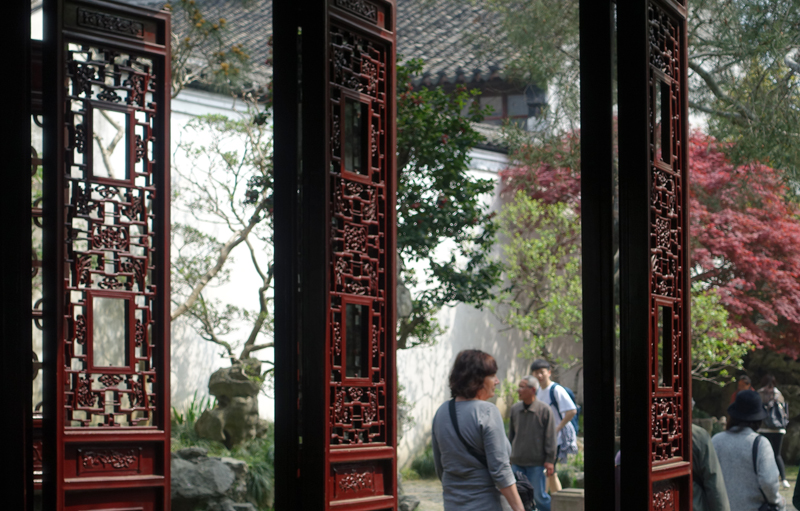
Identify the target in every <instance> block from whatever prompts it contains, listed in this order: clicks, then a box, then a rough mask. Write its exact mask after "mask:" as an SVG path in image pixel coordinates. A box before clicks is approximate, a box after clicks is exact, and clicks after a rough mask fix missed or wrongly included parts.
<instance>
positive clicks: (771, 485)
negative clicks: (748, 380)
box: [711, 390, 785, 511]
mask: <svg viewBox="0 0 800 511" xmlns="http://www.w3.org/2000/svg"><path fill="white" fill-rule="evenodd" d="M728 415H729V416H730V420H729V421H728V426H727V430H726V431H723V432H722V433H719V434H717V435H714V437H713V438H711V443H712V444H713V445H714V449H715V450H716V451H717V457H718V458H719V464H720V466H721V467H722V477H723V478H724V479H725V488H726V490H727V493H728V502H729V503H730V506H731V511H751V510H753V509H762V505H764V504H765V503H766V504H767V505H771V506H772V507H769V508H766V506H765V507H764V508H765V509H777V510H783V509H785V502H784V499H783V497H782V496H781V495H780V493H778V490H779V489H780V475H779V473H778V465H777V464H776V463H775V455H774V454H773V452H772V446H771V445H770V443H769V441H767V439H766V438H763V437H762V436H761V435H759V434H758V433H756V431H757V430H758V428H759V427H760V426H761V421H762V420H763V419H764V417H766V415H767V413H766V412H765V411H764V407H763V406H762V405H761V396H759V395H758V392H755V391H752V390H742V391H740V392H739V393H738V394H737V395H736V401H734V402H733V404H732V405H730V406H729V407H728Z"/></svg>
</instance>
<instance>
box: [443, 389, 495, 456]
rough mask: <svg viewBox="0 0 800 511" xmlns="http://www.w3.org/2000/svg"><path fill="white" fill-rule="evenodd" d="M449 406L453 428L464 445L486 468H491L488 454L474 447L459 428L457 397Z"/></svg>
mask: <svg viewBox="0 0 800 511" xmlns="http://www.w3.org/2000/svg"><path fill="white" fill-rule="evenodd" d="M449 408H450V422H452V423H453V429H455V430H456V435H458V439H459V440H461V443H462V444H464V447H466V448H467V452H469V453H470V454H471V455H473V456H474V457H475V459H476V460H478V461H480V462H481V465H483V466H484V467H486V468H489V464H488V463H486V456H485V455H484V454H483V453H481V452H480V451H479V450H477V449H476V448H474V447H472V446H471V445H469V444H468V443H467V441H466V440H464V437H463V436H461V430H460V429H459V428H458V418H457V417H456V399H455V398H453V399H451V400H450V405H449Z"/></svg>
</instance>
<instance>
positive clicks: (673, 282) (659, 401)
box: [649, 2, 690, 463]
mask: <svg viewBox="0 0 800 511" xmlns="http://www.w3.org/2000/svg"><path fill="white" fill-rule="evenodd" d="M649 21H650V24H649V26H650V82H649V87H650V98H651V100H650V119H651V124H650V154H651V182H652V184H651V186H652V188H651V197H650V198H651V201H650V258H651V273H650V290H651V302H650V306H651V319H650V331H651V350H652V351H651V353H652V354H653V356H651V369H652V370H651V396H652V402H651V412H652V413H651V421H652V422H651V425H652V451H651V455H652V461H653V463H658V462H667V461H669V460H671V459H673V458H678V457H684V456H685V450H686V443H685V442H684V439H683V431H684V425H683V406H684V404H685V402H686V400H687V399H690V398H689V397H688V396H686V395H685V384H686V382H685V381H684V367H683V363H684V360H685V359H686V357H685V355H686V354H685V353H684V332H683V325H684V310H683V308H684V303H685V301H684V298H685V293H688V292H689V290H688V289H686V288H685V282H686V278H685V277H686V275H685V271H686V268H685V267H684V261H685V257H684V250H685V245H686V233H684V232H683V229H684V227H683V226H684V214H685V205H684V203H683V200H684V193H683V187H684V178H685V169H684V168H683V162H684V155H683V150H684V146H683V142H684V141H683V140H682V139H681V138H682V136H683V133H684V127H683V125H682V123H683V122H684V120H683V117H682V115H681V112H682V100H683V98H682V97H681V94H682V91H683V90H684V86H683V84H682V83H681V82H682V71H681V69H682V67H681V66H683V65H685V64H684V63H683V62H681V59H682V58H683V52H682V41H683V33H682V29H681V27H682V24H681V23H680V22H679V21H677V20H675V19H674V17H673V16H671V15H670V14H668V13H667V11H666V10H664V9H663V8H662V7H660V6H659V5H658V4H656V3H654V2H651V3H650V5H649Z"/></svg>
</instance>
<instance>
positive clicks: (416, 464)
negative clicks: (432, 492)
mask: <svg viewBox="0 0 800 511" xmlns="http://www.w3.org/2000/svg"><path fill="white" fill-rule="evenodd" d="M411 470H413V471H414V472H416V473H417V474H419V477H421V478H422V479H433V478H434V477H436V465H435V464H434V462H433V447H431V446H430V445H429V446H428V447H426V448H425V450H424V451H422V453H421V454H420V455H419V456H417V457H416V458H414V461H412V462H411Z"/></svg>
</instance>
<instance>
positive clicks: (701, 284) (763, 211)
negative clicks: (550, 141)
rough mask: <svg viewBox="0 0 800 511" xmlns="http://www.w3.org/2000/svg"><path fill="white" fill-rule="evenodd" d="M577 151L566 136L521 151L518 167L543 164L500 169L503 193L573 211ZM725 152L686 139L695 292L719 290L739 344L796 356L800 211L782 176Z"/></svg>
mask: <svg viewBox="0 0 800 511" xmlns="http://www.w3.org/2000/svg"><path fill="white" fill-rule="evenodd" d="M577 146H578V140H577V137H571V138H569V139H565V140H564V143H563V144H562V145H561V146H559V147H557V148H555V149H550V150H545V149H542V148H538V149H536V150H535V153H532V154H524V153H523V154H522V157H521V158H520V161H523V162H532V161H537V159H539V158H541V159H539V161H544V163H543V164H538V165H536V164H533V165H522V166H519V167H516V168H511V169H508V170H506V171H503V172H502V173H501V177H502V179H503V181H504V184H505V185H506V191H507V192H511V193H512V194H513V193H516V192H517V191H520V190H522V191H525V192H526V193H528V194H529V195H530V196H531V197H533V198H536V199H539V200H541V201H542V202H544V203H550V204H552V203H557V202H568V203H571V204H573V205H574V206H575V207H576V208H578V207H579V204H580V173H579V172H578V171H577V170H576V169H578V168H579V160H578V158H577V156H576V155H577V152H578V151H577V149H576V148H577ZM722 149H724V147H723V145H722V144H721V143H719V142H717V141H716V140H715V139H714V138H713V137H710V136H707V135H704V134H702V133H699V132H695V133H693V134H692V136H691V138H690V140H689V151H690V153H689V154H690V166H689V175H690V188H689V190H690V214H691V217H690V222H691V224H690V236H691V248H692V252H691V253H692V282H693V284H694V286H693V287H694V288H695V289H696V290H697V289H701V290H711V291H715V292H716V294H717V296H718V297H719V303H721V304H722V305H723V306H724V307H725V309H726V310H727V311H728V315H729V317H728V322H729V323H730V325H731V327H739V326H741V327H744V330H742V332H743V333H742V335H741V340H743V341H751V342H753V343H754V344H755V345H756V346H762V347H768V348H771V349H773V350H776V351H779V352H782V353H785V354H787V355H791V356H793V357H797V356H799V355H800V208H798V207H797V205H796V204H795V203H793V202H792V201H790V200H788V199H787V195H788V194H789V193H790V190H789V189H788V188H787V186H786V185H785V183H784V181H783V179H782V176H781V173H780V171H778V170H776V169H773V168H771V167H768V166H766V165H763V164H757V163H754V164H749V165H742V166H734V165H732V164H731V162H730V160H729V159H728V158H727V157H726V156H725V154H724V152H723V151H722ZM530 151H534V150H532V149H531V150H530ZM531 156H533V158H531ZM542 157H543V158H542ZM562 161H563V162H565V163H566V164H565V165H560V162H562Z"/></svg>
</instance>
